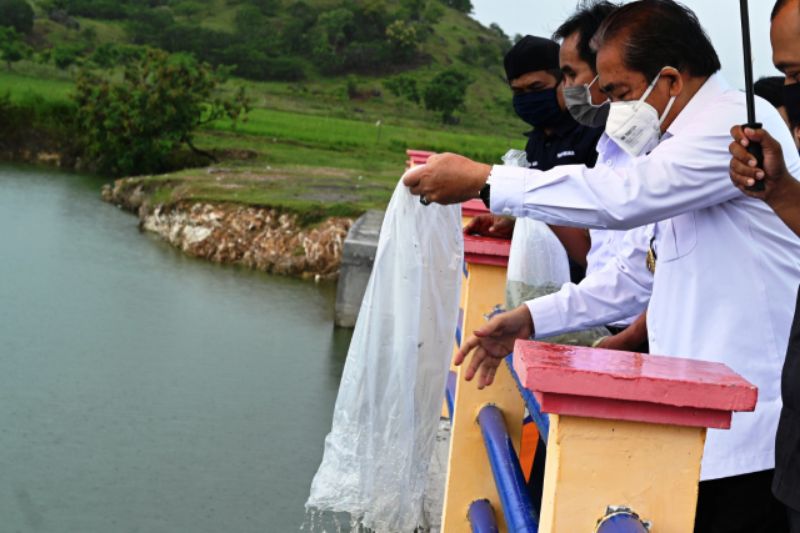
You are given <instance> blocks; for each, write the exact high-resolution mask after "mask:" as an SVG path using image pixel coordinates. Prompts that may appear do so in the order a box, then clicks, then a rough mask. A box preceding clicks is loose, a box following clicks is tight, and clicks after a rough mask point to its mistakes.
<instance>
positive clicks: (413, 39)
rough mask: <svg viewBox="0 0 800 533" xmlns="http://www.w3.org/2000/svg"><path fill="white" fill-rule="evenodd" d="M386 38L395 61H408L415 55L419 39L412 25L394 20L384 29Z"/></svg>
mask: <svg viewBox="0 0 800 533" xmlns="http://www.w3.org/2000/svg"><path fill="white" fill-rule="evenodd" d="M386 38H387V40H388V41H389V47H390V49H391V51H392V58H393V59H395V60H396V61H401V62H405V61H409V60H410V59H412V58H413V57H414V56H415V55H416V53H417V50H418V43H419V37H418V36H417V29H416V27H415V25H414V24H412V23H408V22H406V21H404V20H395V21H394V22H392V23H391V24H389V26H388V27H387V28H386Z"/></svg>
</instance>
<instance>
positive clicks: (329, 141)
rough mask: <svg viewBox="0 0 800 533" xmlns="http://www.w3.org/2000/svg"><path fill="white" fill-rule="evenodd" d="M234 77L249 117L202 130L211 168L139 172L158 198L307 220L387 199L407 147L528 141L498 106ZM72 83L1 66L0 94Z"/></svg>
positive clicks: (40, 93) (333, 84) (461, 147)
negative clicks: (429, 104) (354, 94)
mask: <svg viewBox="0 0 800 533" xmlns="http://www.w3.org/2000/svg"><path fill="white" fill-rule="evenodd" d="M230 83H231V84H235V83H243V84H245V86H246V88H247V90H248V92H249V93H250V96H251V99H252V101H253V104H254V108H253V109H252V110H251V112H250V113H249V115H248V118H247V121H245V122H239V123H237V124H232V123H231V122H230V121H226V120H221V121H218V122H216V123H213V124H211V125H209V126H208V127H206V128H205V129H202V130H200V131H198V132H197V135H196V139H195V144H196V145H197V146H199V147H201V148H203V149H205V150H211V151H214V152H215V153H217V154H221V155H222V157H221V160H220V161H219V163H218V164H216V165H214V167H215V168H214V169H211V170H209V169H189V170H184V171H181V172H177V173H172V174H167V175H163V176H148V177H142V178H138V179H137V181H139V182H142V183H145V182H146V185H147V187H146V188H147V189H148V190H151V191H152V193H153V195H154V200H156V201H160V202H171V201H179V200H198V201H230V202H237V203H244V204H252V205H266V206H275V207H282V208H285V209H289V210H293V211H297V212H301V213H304V214H306V215H308V216H309V217H310V219H316V218H319V217H321V216H324V215H356V214H358V213H361V212H363V211H364V210H366V209H370V208H381V207H383V206H385V204H386V203H387V202H388V199H389V197H390V196H391V193H392V191H393V190H394V187H395V185H396V183H397V180H398V178H399V176H400V174H401V173H402V171H403V170H404V165H405V159H406V154H405V151H406V149H408V148H414V149H422V150H430V151H438V152H441V151H451V152H457V153H461V154H465V155H468V156H470V157H472V158H475V159H478V160H481V161H485V162H488V163H492V162H496V161H498V160H499V158H500V156H502V154H503V153H505V151H506V150H507V149H508V148H522V147H523V146H524V138H523V137H522V136H521V135H520V134H519V132H521V131H523V129H524V125H522V124H521V123H517V122H515V121H513V120H508V119H507V118H506V117H504V116H503V115H502V114H500V116H498V117H497V119H496V121H495V122H494V123H481V121H480V120H479V119H477V118H472V119H469V120H464V121H463V123H462V124H460V125H457V126H443V125H441V124H440V123H439V121H438V117H437V116H436V115H434V114H432V113H429V112H426V111H424V110H421V109H420V108H419V107H417V106H413V105H412V104H409V103H407V102H404V101H401V100H398V99H392V98H388V97H381V98H370V99H367V100H366V101H358V100H357V101H350V100H349V99H348V98H347V96H346V91H345V90H344V85H343V82H342V81H341V80H339V81H335V80H328V81H321V82H318V83H316V84H306V85H305V86H304V87H303V89H302V90H299V89H298V87H297V85H296V84H289V83H254V82H242V81H241V80H232V81H231V82H230ZM361 83H364V86H365V87H366V89H365V90H368V89H369V87H370V86H369V85H368V83H367V82H361ZM72 87H73V83H72V81H71V79H70V74H69V73H68V72H63V71H58V70H57V69H55V68H54V67H47V66H43V65H37V64H35V63H32V62H21V63H19V64H17V65H15V71H13V72H8V71H0V94H6V93H8V94H10V96H11V98H12V100H14V101H19V102H24V101H26V100H27V101H31V100H32V99H34V98H36V97H40V98H42V99H44V100H45V101H65V100H68V99H69V95H70V92H71V90H72ZM378 121H380V125H378Z"/></svg>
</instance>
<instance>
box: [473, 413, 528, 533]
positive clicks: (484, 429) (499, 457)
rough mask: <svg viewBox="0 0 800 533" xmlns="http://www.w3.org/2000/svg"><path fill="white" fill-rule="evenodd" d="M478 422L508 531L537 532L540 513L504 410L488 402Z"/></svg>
mask: <svg viewBox="0 0 800 533" xmlns="http://www.w3.org/2000/svg"><path fill="white" fill-rule="evenodd" d="M478 425H479V426H480V428H481V433H482V434H483V442H484V444H485V445H486V454H487V455H488V456H489V464H490V465H491V467H492V475H493V476H494V482H495V485H496V486H497V492H498V494H499V495H500V503H501V505H502V507H503V515H504V516H505V519H506V525H507V526H508V530H509V531H513V532H528V533H536V531H538V529H539V524H538V520H537V516H536V513H535V512H534V509H533V505H532V504H531V501H530V498H529V497H528V489H527V486H526V483H525V475H524V474H523V473H522V468H521V467H520V465H519V457H518V456H517V452H516V451H515V450H514V445H513V444H512V442H511V437H509V435H508V430H507V429H506V423H505V420H504V419H503V413H502V412H501V411H500V409H498V408H497V407H496V406H494V405H486V406H484V407H483V408H482V409H481V410H480V413H478Z"/></svg>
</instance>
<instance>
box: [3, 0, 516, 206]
mask: <svg viewBox="0 0 800 533" xmlns="http://www.w3.org/2000/svg"><path fill="white" fill-rule="evenodd" d="M4 1H6V2H12V1H24V0H0V5H1V4H2V2H4ZM28 3H29V4H30V5H31V6H33V12H34V14H35V18H34V20H33V26H32V28H31V30H30V32H29V33H27V34H24V35H23V34H18V37H19V40H20V41H21V42H22V43H23V44H24V46H26V47H27V49H26V53H25V54H24V57H22V58H21V59H18V60H15V61H14V63H13V65H12V68H11V69H8V68H7V69H6V71H5V72H2V70H0V95H2V94H5V93H7V94H8V95H9V98H8V99H6V100H5V102H6V103H5V104H4V106H5V107H3V105H0V115H2V113H3V109H10V107H9V106H11V107H14V106H16V107H15V108H16V109H17V110H19V109H29V110H30V109H32V108H38V109H39V111H37V113H36V116H37V117H40V118H41V121H40V123H39V124H40V125H41V124H44V123H46V122H47V120H46V116H47V112H48V109H50V108H51V107H52V105H54V104H56V103H58V104H59V105H58V106H57V107H58V113H60V115H59V116H61V117H62V118H63V117H64V113H65V109H66V110H68V109H69V106H70V104H69V102H72V101H74V98H75V94H76V91H75V80H76V79H77V77H78V74H79V73H81V72H84V71H88V72H89V73H90V74H91V76H94V77H95V78H94V79H96V80H101V81H109V82H110V81H113V80H121V79H122V76H123V72H124V70H125V69H126V68H127V67H128V66H130V65H132V64H135V63H137V62H139V61H141V60H142V58H143V57H145V56H146V55H147V54H148V50H151V49H152V48H154V47H155V48H163V49H165V50H166V51H168V52H172V53H184V52H190V53H191V54H192V55H194V56H196V57H198V58H199V59H200V60H205V61H208V62H210V63H212V64H215V65H219V66H220V67H221V68H222V69H223V71H226V70H227V72H229V73H232V75H231V76H228V81H226V82H225V83H223V84H222V85H221V86H219V87H218V88H217V90H216V93H215V94H214V95H213V96H209V101H210V100H212V99H217V98H223V99H224V98H230V97H232V96H233V95H235V94H237V93H238V92H239V91H240V90H243V91H244V94H245V96H246V99H247V100H248V101H249V103H250V106H251V110H250V111H249V113H248V116H247V119H246V121H244V122H242V121H237V123H236V124H234V123H231V122H230V121H227V120H216V121H213V122H211V123H209V124H207V125H205V126H202V127H201V129H199V130H197V131H195V132H194V134H193V139H194V143H195V145H196V146H198V147H201V148H202V149H203V150H206V151H209V152H211V153H212V154H213V155H214V156H215V157H216V158H217V159H218V160H219V163H215V165H216V166H218V167H222V168H227V169H233V170H235V172H232V173H228V174H222V175H217V176H216V177H215V178H214V180H201V181H205V182H206V184H205V185H204V186H203V188H202V189H203V190H202V194H200V193H198V195H197V197H198V198H205V199H208V198H217V199H234V200H236V201H242V202H248V203H264V202H267V203H269V202H277V204H272V205H284V206H287V207H291V208H293V209H315V208H320V207H322V206H324V205H325V202H324V201H322V200H321V199H322V198H324V197H325V195H320V194H306V193H304V192H303V191H305V190H306V189H308V188H309V187H311V186H312V185H313V187H317V188H319V187H320V183H323V182H325V180H328V179H331V180H333V179H334V178H332V177H331V176H333V175H336V176H338V178H336V179H338V180H340V181H341V180H345V181H342V182H341V183H339V185H337V187H339V186H345V185H344V184H353V187H351V188H352V189H353V193H352V194H350V195H349V196H347V198H348V200H347V201H344V200H343V202H344V203H347V204H348V205H350V209H356V210H359V209H362V208H365V207H371V206H375V205H380V204H381V203H382V202H384V201H386V199H387V198H388V196H389V195H390V193H391V190H392V189H393V187H394V184H395V183H396V180H397V177H398V174H399V172H400V171H401V170H402V168H403V164H404V159H405V150H406V149H407V148H417V149H428V150H432V151H458V152H461V153H465V154H467V155H470V156H472V157H475V158H477V159H481V160H484V161H487V162H493V161H497V160H498V158H499V157H500V155H502V153H504V152H505V150H506V149H507V148H509V147H521V145H522V144H523V141H524V139H523V138H522V137H521V136H520V133H521V132H522V131H524V129H525V126H524V125H523V124H522V123H520V122H519V121H518V120H517V119H516V118H515V117H514V116H513V112H512V110H511V105H510V94H509V91H508V87H507V85H506V84H505V81H504V79H503V73H502V67H501V65H502V54H503V53H504V51H505V50H506V49H507V47H508V46H509V45H510V42H509V39H508V37H507V36H505V35H504V34H503V33H502V31H500V30H499V28H497V27H494V26H493V27H491V28H485V27H483V26H481V25H480V24H479V23H478V22H476V21H475V20H473V19H471V18H469V17H468V16H467V15H466V14H465V12H467V11H469V9H470V8H471V6H470V5H469V1H468V0H467V1H466V2H464V1H461V0H455V1H446V0H205V1H200V0H196V1H191V0H183V1H175V0H126V1H116V0H28ZM370 17H372V18H370ZM0 26H3V20H2V9H0ZM412 30H413V31H412ZM404 43H405V44H404ZM0 52H1V49H0ZM281 69H284V70H281ZM301 71H302V72H301ZM292 72H294V73H292ZM287 73H288V74H291V75H285V74H287ZM101 81H98V84H100V83H101ZM441 102H445V103H444V104H442V103H441ZM62 104H63V105H62ZM72 105H74V104H72ZM65 106H66V107H65ZM14 116H16V117H21V116H24V115H23V114H21V113H17V114H16V115H14ZM442 118H444V119H445V120H446V122H447V124H446V125H442V124H441V119H442ZM2 119H3V116H0V120H2ZM36 124H37V122H36V121H33V123H32V124H31V125H32V126H33V127H36ZM58 124H59V125H63V126H64V128H67V127H68V126H69V125H68V124H66V123H65V122H64V121H63V120H62V121H61V122H59V123H58ZM10 131H14V130H13V129H12V130H10ZM48 131H50V132H51V133H52V132H53V131H54V130H53V128H49V130H48ZM63 133H64V136H66V137H70V138H72V137H74V135H72V134H70V133H69V132H67V131H66V129H65V130H63ZM101 144H102V143H101ZM2 150H4V146H3V141H2V140H0V151H2ZM101 150H102V146H101V145H98V146H97V151H98V153H100V151H101ZM187 164H190V165H197V164H208V160H207V159H206V160H202V159H201V160H198V159H197V158H189V159H187V158H185V157H184V158H181V157H178V158H174V159H173V160H172V161H171V162H170V165H171V166H172V168H178V167H182V166H185V165H187ZM315 168H316V169H318V171H316V172H315V171H314V170H313V169H315ZM145 171H146V170H145ZM203 172H204V171H200V172H198V171H183V172H180V173H178V174H174V173H173V174H171V175H170V183H172V184H174V183H176V181H175V180H178V181H180V180H182V179H188V178H187V177H188V176H193V177H194V178H197V177H198V176H203V175H204V173H203ZM253 172H259V173H262V174H265V175H267V174H270V173H275V172H278V173H279V174H280V175H285V176H291V177H292V179H287V180H283V181H280V180H279V181H280V186H277V185H275V186H271V188H268V189H269V190H266V189H265V190H260V189H258V187H255V188H252V187H250V188H248V187H238V186H231V187H228V188H226V187H227V185H231V184H230V183H228V184H227V185H226V181H225V180H228V179H234V178H233V176H236V175H239V174H240V173H244V174H246V175H249V174H250V173H253ZM220 176H225V177H222V178H221V177H220ZM302 176H306V178H305V179H303V178H302ZM217 178H220V179H217ZM334 181H335V180H334ZM214 182H217V183H218V184H221V185H224V186H220V187H218V188H217V190H216V193H214V192H210V191H212V190H213V183H214ZM193 183H198V182H197V181H196V180H195V181H194V182H193ZM337 183H338V182H337ZM251 185H252V183H251ZM262 185H263V184H262ZM347 186H349V185H347ZM176 188H179V187H176ZM192 190H194V189H193V187H189V186H187V187H183V188H182V189H181V190H180V191H178V193H177V196H173V195H172V194H170V193H168V192H166V191H164V190H162V191H161V192H160V193H159V194H160V195H161V196H162V197H164V198H166V197H169V198H177V197H180V198H186V197H187V195H188V197H192V193H190V191H192ZM234 190H235V191H237V192H236V194H235V195H234V194H233V193H231V191H234ZM248 191H249V192H248ZM314 206H316V207H314ZM340 210H341V209H340Z"/></svg>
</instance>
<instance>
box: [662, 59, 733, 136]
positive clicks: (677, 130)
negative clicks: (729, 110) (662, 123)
mask: <svg viewBox="0 0 800 533" xmlns="http://www.w3.org/2000/svg"><path fill="white" fill-rule="evenodd" d="M729 89H730V85H728V82H727V81H726V80H725V78H724V77H723V76H722V74H720V73H719V72H717V73H715V74H712V75H711V76H709V78H708V79H707V80H706V82H705V83H704V84H703V86H702V87H700V89H699V90H698V91H697V92H696V93H695V94H694V96H692V99H691V100H689V102H688V103H687V104H686V107H684V108H683V109H682V110H681V112H680V113H679V114H678V116H677V117H675V120H673V121H672V124H670V125H669V128H667V133H668V134H669V135H668V136H665V137H664V138H668V137H671V136H674V135H680V134H681V133H683V132H685V131H687V130H690V129H691V128H692V124H693V121H694V120H695V119H696V117H697V116H698V115H699V114H700V113H701V112H702V111H703V110H705V109H707V108H708V107H709V106H711V105H713V104H714V102H716V101H717V100H718V99H719V96H720V95H721V94H723V93H725V92H726V91H728V90H729Z"/></svg>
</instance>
